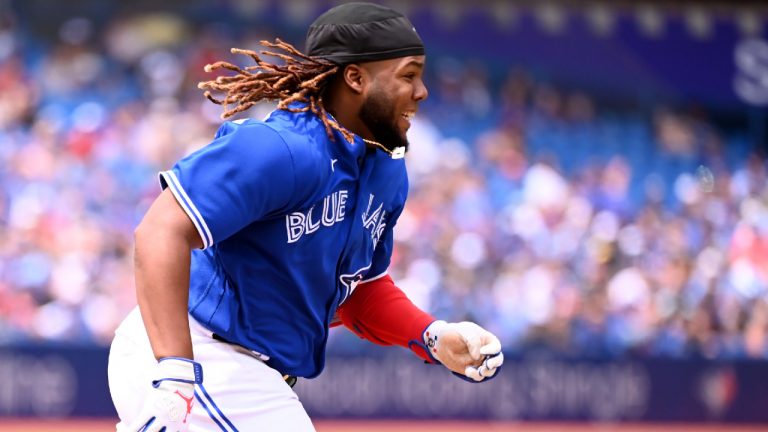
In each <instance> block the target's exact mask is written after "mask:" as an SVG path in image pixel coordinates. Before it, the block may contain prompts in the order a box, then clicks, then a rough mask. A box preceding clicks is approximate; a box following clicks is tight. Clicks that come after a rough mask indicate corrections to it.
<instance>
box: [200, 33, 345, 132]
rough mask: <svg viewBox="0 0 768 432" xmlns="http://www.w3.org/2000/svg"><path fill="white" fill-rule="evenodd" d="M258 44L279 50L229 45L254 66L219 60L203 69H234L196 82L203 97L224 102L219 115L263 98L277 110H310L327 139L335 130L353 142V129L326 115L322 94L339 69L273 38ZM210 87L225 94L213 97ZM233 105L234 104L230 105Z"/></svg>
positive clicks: (222, 115) (229, 114) (230, 114)
mask: <svg viewBox="0 0 768 432" xmlns="http://www.w3.org/2000/svg"><path fill="white" fill-rule="evenodd" d="M260 44H261V45H262V46H265V47H267V48H272V49H274V50H278V51H280V52H276V51H261V52H260V53H257V52H256V51H251V50H245V49H239V48H232V50H231V51H232V53H233V54H243V55H247V56H249V57H250V58H251V59H253V61H255V62H256V65H255V66H248V67H246V68H241V67H239V66H237V65H234V64H232V63H229V62H225V61H218V62H216V63H213V64H208V65H206V66H205V71H206V72H212V71H214V70H216V69H228V70H231V71H234V72H237V75H234V76H218V77H217V78H216V79H214V80H211V81H203V82H200V83H198V85H197V87H198V88H200V89H203V90H206V91H205V93H204V96H205V97H206V98H207V99H208V100H210V101H211V102H213V103H215V104H217V105H224V112H223V113H222V114H221V118H222V119H227V118H229V117H232V116H233V115H235V114H237V113H239V112H242V111H245V110H247V109H248V108H250V107H252V106H253V105H255V104H256V103H257V102H259V101H262V100H267V101H278V104H277V109H282V110H286V111H290V112H293V113H298V112H307V111H312V112H313V113H314V114H315V115H316V116H317V117H318V118H320V120H321V121H322V122H323V125H324V126H325V132H326V134H328V137H329V138H330V139H332V140H333V139H334V138H333V130H337V131H339V132H340V133H341V134H342V136H344V138H345V139H346V140H348V141H350V142H352V141H353V135H352V132H350V131H348V130H347V129H346V128H344V127H343V126H341V125H340V124H339V123H338V122H337V121H336V120H335V119H333V118H332V117H329V116H328V115H327V114H326V110H325V107H324V106H323V100H322V97H321V96H322V93H323V90H324V89H325V87H326V85H327V83H328V81H329V78H331V77H332V76H333V75H334V74H335V73H336V72H337V71H338V70H339V68H338V66H337V65H335V64H333V63H331V62H329V61H326V60H322V59H317V58H312V57H309V56H307V55H305V54H302V53H301V52H299V50H297V49H296V48H294V47H293V46H292V45H291V44H289V43H286V42H283V41H281V40H280V39H275V42H269V41H265V40H263V41H261V42H260ZM259 54H261V55H265V56H271V57H276V58H279V59H281V60H283V62H284V64H275V63H270V62H267V61H264V60H262V58H261V57H260V56H259ZM211 90H213V91H216V92H223V93H225V94H226V96H225V97H224V98H223V99H216V98H215V97H213V95H212V93H211ZM292 102H304V103H306V105H305V106H304V107H301V108H295V107H289V104H291V103H292ZM233 104H235V106H234V107H232V108H230V105H233Z"/></svg>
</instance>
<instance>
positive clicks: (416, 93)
mask: <svg viewBox="0 0 768 432" xmlns="http://www.w3.org/2000/svg"><path fill="white" fill-rule="evenodd" d="M427 96H429V91H428V90H427V86H426V85H424V81H422V80H418V82H417V83H416V85H415V87H414V89H413V100H415V101H416V102H421V101H423V100H424V99H426V98H427Z"/></svg>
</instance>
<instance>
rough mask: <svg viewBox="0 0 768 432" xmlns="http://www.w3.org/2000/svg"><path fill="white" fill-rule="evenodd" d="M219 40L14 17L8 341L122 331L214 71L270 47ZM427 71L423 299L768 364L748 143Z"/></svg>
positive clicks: (525, 326) (2, 248)
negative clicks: (245, 52)
mask: <svg viewBox="0 0 768 432" xmlns="http://www.w3.org/2000/svg"><path fill="white" fill-rule="evenodd" d="M220 30H221V29H220V28H217V27H215V26H210V27H206V26H203V27H200V28H194V29H190V28H189V27H188V26H187V25H186V24H185V23H184V22H183V20H181V19H180V18H179V17H175V16H172V15H158V14H147V15H135V16H131V17H119V16H116V17H111V18H110V20H108V21H107V23H106V24H103V25H101V27H100V28H98V29H97V28H96V26H95V24H94V22H93V21H91V20H88V19H83V18H73V19H70V20H67V21H65V22H64V24H63V25H61V26H60V27H59V28H58V29H57V35H56V37H55V38H36V37H35V36H34V35H31V34H29V32H28V31H27V29H25V28H23V26H20V25H18V24H17V22H16V20H15V19H14V17H13V16H12V15H9V14H5V15H3V16H2V17H0V343H4V344H5V343H17V342H35V341H40V340H43V341H48V340H52V341H64V342H67V343H96V344H106V343H108V342H109V341H110V340H111V337H112V331H113V330H114V328H115V327H116V325H117V324H118V323H119V321H120V320H121V319H122V317H123V316H124V315H125V314H126V313H127V311H128V310H129V309H130V308H131V307H133V305H134V304H135V297H134V291H133V275H132V233H133V228H134V227H135V225H136V224H137V223H138V221H139V220H140V218H141V216H142V215H143V213H144V211H145V210H146V208H147V206H148V205H149V203H150V202H151V201H152V199H153V198H154V197H155V196H156V195H157V193H158V192H159V186H158V182H157V179H156V173H157V172H158V171H159V170H161V169H167V168H168V167H170V166H171V165H172V164H173V162H174V161H175V160H176V159H178V158H179V157H181V156H183V155H184V154H186V153H187V152H190V151H192V150H194V149H196V148H199V147H200V146H202V145H205V144H206V143H207V142H209V140H210V139H211V138H212V137H213V134H214V132H215V130H216V128H217V125H218V124H219V122H220V120H219V114H220V112H221V107H219V106H216V105H213V104H211V103H210V102H208V101H206V100H205V99H204V98H203V97H202V94H201V93H202V92H201V91H200V90H198V89H197V87H196V83H197V82H198V81H200V80H203V79H207V78H208V77H207V76H206V75H205V73H204V72H203V66H204V65H205V64H207V63H210V62H212V61H215V60H219V59H225V58H226V59H230V60H234V59H233V58H232V57H231V55H229V54H228V53H229V48H230V47H244V48H252V47H255V46H256V41H258V40H259V39H263V38H269V39H271V38H272V37H273V36H274V35H269V34H259V33H256V32H251V33H248V32H246V33H244V34H237V35H235V34H231V33H228V32H222V31H220ZM281 36H282V35H281ZM299 46H301V44H299ZM430 62H431V65H430V70H429V76H428V81H427V84H428V85H429V86H430V90H431V93H430V99H429V100H428V101H427V102H426V103H425V104H424V107H423V108H422V110H421V111H420V112H419V114H418V117H417V119H416V120H415V122H414V126H413V128H412V130H411V131H410V139H411V144H412V146H411V148H412V150H411V152H410V154H409V156H408V164H409V170H410V171H409V172H410V177H411V193H410V197H409V201H408V205H407V207H406V209H405V212H404V213H403V215H402V217H401V219H400V222H399V223H398V226H397V229H396V241H397V246H396V253H395V256H394V258H393V267H392V268H391V274H392V275H393V277H394V278H395V280H396V281H399V284H400V285H401V287H402V288H403V289H404V290H405V291H406V292H407V293H408V294H409V296H410V297H411V298H412V299H413V300H414V301H415V302H416V303H417V304H419V305H420V306H422V307H424V308H426V309H428V310H430V311H432V312H433V313H434V314H435V315H437V316H440V317H444V318H447V319H452V320H460V319H462V318H467V319H472V320H476V321H477V322H479V323H482V324H484V325H486V326H488V327H489V328H490V329H491V330H493V331H494V332H496V333H497V334H498V335H499V336H500V338H501V339H502V342H503V343H504V345H505V346H506V347H508V349H509V350H510V351H512V352H524V351H526V350H531V349H534V348H546V349H552V350H556V351H558V352H561V353H564V354H567V355H575V356H595V357H605V356H623V355H642V356H671V357H683V356H704V357H708V358H768V290H767V289H768V265H766V264H767V263H768V187H766V186H767V185H768V183H767V182H768V172H766V163H765V159H764V156H763V155H762V154H758V153H757V152H755V151H754V150H753V149H752V148H751V147H750V145H749V144H748V140H747V139H746V138H745V136H744V135H743V134H740V133H739V132H733V131H730V132H726V131H723V130H720V129H719V128H718V127H717V126H715V125H714V124H713V123H711V122H708V121H707V120H706V116H701V115H693V114H689V113H686V112H681V111H676V110H671V109H665V108H664V107H661V106H658V107H655V108H654V109H653V110H651V111H645V112H639V111H634V110H629V111H626V110H616V109H611V110H608V109H605V108H604V107H603V106H602V105H601V104H600V102H599V101H597V100H596V99H595V97H594V96H593V95H590V94H589V93H585V92H580V91H573V90H565V89H563V88H559V87H557V86H555V85H553V84H550V83H547V82H544V81H540V80H537V79H535V78H534V77H533V76H532V75H530V74H528V73H526V72H525V71H522V70H518V69H510V70H509V71H508V73H505V75H506V78H504V79H503V80H498V82H497V80H492V79H490V78H489V71H488V70H487V69H486V67H485V66H483V64H482V63H472V62H464V61H458V60H456V59H451V58H447V57H444V58H430ZM270 109H271V107H270V106H259V107H256V108H254V109H252V110H251V111H250V112H249V113H248V114H249V115H251V116H254V117H261V116H263V115H264V113H266V112H268V111H269V110H270ZM254 145H258V143H254ZM335 333H336V335H335V336H334V338H332V340H331V344H332V345H334V346H337V347H338V346H342V347H343V346H346V345H349V344H350V343H351V342H350V338H351V336H340V335H339V334H340V333H341V332H340V331H337V332H335Z"/></svg>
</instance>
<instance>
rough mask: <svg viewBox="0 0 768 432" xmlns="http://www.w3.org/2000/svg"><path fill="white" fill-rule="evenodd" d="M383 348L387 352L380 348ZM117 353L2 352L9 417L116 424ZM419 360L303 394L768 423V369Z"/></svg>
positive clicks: (350, 408) (330, 376)
mask: <svg viewBox="0 0 768 432" xmlns="http://www.w3.org/2000/svg"><path fill="white" fill-rule="evenodd" d="M376 351H381V349H377V350H376ZM107 354H108V352H107V350H105V349H104V348H84V347H28V346H27V347H21V348H19V347H17V348H14V349H9V348H7V347H6V348H2V349H0V379H2V382H3V387H2V389H0V414H2V415H4V416H9V417H15V418H19V417H39V418H66V417H107V418H114V417H115V411H114V408H113V407H112V404H111V402H110V398H109V391H108V389H107V379H106V369H105V366H104V365H105V363H106V359H107ZM452 378H453V377H452V376H450V374H449V373H447V372H446V371H445V370H444V369H443V368H441V367H436V366H431V365H426V364H421V363H419V362H415V361H413V358H411V356H410V355H408V354H404V353H397V352H395V353H393V352H392V351H391V350H389V351H386V350H385V351H382V352H378V353H367V354H352V355H345V356H341V355H331V356H330V357H329V359H328V365H327V368H326V370H325V371H324V372H323V374H322V375H321V376H320V377H319V378H317V379H314V380H304V379H300V380H299V383H298V384H297V386H296V387H295V390H296V392H297V393H298V395H299V397H300V398H301V400H302V402H303V404H304V406H305V407H306V409H307V411H308V412H309V414H310V416H311V417H312V418H314V419H318V420H319V419H344V418H348V419H369V418H376V419H416V420H417V419H464V420H494V421H504V420H507V421H509V420H515V421H519V420H547V421H552V420H558V421H560V420H578V421H593V422H594V421H607V422H617V421H630V422H638V421H648V422H696V421H707V422H732V423H746V424H754V423H760V422H768V411H766V409H765V407H766V406H768V393H767V392H766V391H765V383H766V382H768V368H766V367H765V365H764V363H763V362H757V361H748V360H735V361H718V362H712V361H705V360H701V359H699V360H690V359H686V360H679V359H624V360H606V359H601V360H587V359H576V358H563V357H557V356H552V355H549V354H545V355H530V356H528V357H525V358H515V357H511V358H510V359H509V361H508V363H507V364H505V365H504V369H503V373H502V374H501V375H499V376H498V377H497V378H495V379H494V380H493V381H492V382H489V383H486V384H484V385H476V384H473V383H468V382H465V381H462V380H459V379H452Z"/></svg>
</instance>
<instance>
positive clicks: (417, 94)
mask: <svg viewBox="0 0 768 432" xmlns="http://www.w3.org/2000/svg"><path fill="white" fill-rule="evenodd" d="M366 69H367V70H368V71H369V73H370V76H371V81H370V84H369V85H368V87H367V89H366V92H365V99H364V101H363V105H362V106H361V107H360V113H359V116H360V119H361V120H362V121H363V123H365V125H366V127H367V128H368V130H370V131H371V133H372V134H373V136H374V139H375V140H376V141H378V142H379V143H381V144H382V145H384V146H385V147H387V148H388V149H390V150H393V149H395V148H396V147H406V148H407V147H408V138H407V137H406V132H407V131H408V128H409V127H410V126H411V119H412V118H413V116H414V115H415V114H416V111H417V110H418V105H419V102H421V101H422V100H424V99H426V98H427V95H428V92H427V88H426V87H425V86H424V82H423V81H422V74H423V71H424V56H411V57H402V58H397V59H392V60H383V61H378V62H370V63H367V64H366Z"/></svg>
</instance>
